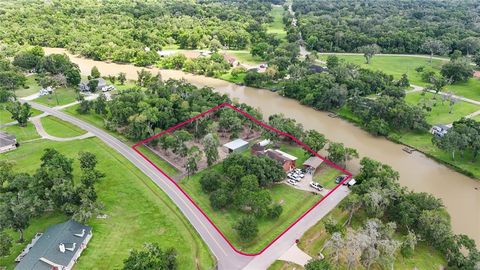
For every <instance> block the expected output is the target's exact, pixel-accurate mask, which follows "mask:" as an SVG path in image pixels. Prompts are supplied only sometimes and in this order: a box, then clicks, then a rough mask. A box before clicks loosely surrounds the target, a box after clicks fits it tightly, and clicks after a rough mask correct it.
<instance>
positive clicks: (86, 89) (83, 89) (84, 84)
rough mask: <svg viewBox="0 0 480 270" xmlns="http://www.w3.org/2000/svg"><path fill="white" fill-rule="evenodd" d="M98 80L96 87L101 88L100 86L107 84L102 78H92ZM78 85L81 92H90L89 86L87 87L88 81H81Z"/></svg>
mask: <svg viewBox="0 0 480 270" xmlns="http://www.w3.org/2000/svg"><path fill="white" fill-rule="evenodd" d="M92 80H95V81H98V85H97V89H96V90H102V88H104V87H106V86H107V82H106V81H105V80H104V79H103V78H97V79H92ZM78 87H79V88H80V91H81V92H91V91H90V87H88V81H83V82H81V83H80V84H79V85H78Z"/></svg>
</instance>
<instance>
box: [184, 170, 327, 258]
mask: <svg viewBox="0 0 480 270" xmlns="http://www.w3.org/2000/svg"><path fill="white" fill-rule="evenodd" d="M221 166H222V164H221V163H219V164H216V165H214V166H212V167H210V168H209V169H205V170H203V171H201V172H199V173H197V174H195V175H194V176H192V177H190V178H184V179H183V180H182V181H180V183H179V184H180V186H181V187H182V188H183V189H184V190H185V192H187V194H189V195H190V196H191V197H192V198H193V200H194V201H195V202H196V203H197V205H198V206H199V207H200V208H201V209H202V210H203V211H204V212H205V213H206V214H207V216H208V217H209V218H210V219H211V220H212V221H213V222H214V223H215V225H216V226H217V227H218V228H219V229H220V231H221V232H222V233H223V234H224V235H225V237H227V239H228V240H229V241H230V242H231V243H232V244H233V245H234V246H235V247H236V248H237V249H238V250H241V251H243V252H247V253H256V252H259V251H261V250H262V249H263V248H264V247H265V246H267V245H268V244H269V243H270V242H271V241H273V239H275V237H277V236H278V235H279V234H280V233H282V232H283V231H284V230H285V229H287V227H288V226H289V225H290V224H292V223H293V222H294V221H295V220H296V219H297V218H298V217H300V215H302V214H303V213H305V212H306V211H307V210H308V209H309V208H310V207H312V206H313V205H314V204H315V203H316V202H318V201H319V200H320V198H321V197H320V196H319V195H314V194H312V193H310V192H305V191H301V190H298V189H294V188H291V187H289V186H288V185H286V184H275V185H273V186H272V187H271V188H269V190H270V191H271V195H272V199H273V202H276V203H280V204H282V206H283V212H282V215H281V216H280V217H279V219H277V220H271V219H267V218H261V219H258V229H259V233H258V236H257V237H256V238H255V239H254V240H252V241H250V242H248V243H245V242H243V241H241V240H240V239H239V238H238V237H237V234H236V232H235V231H234V230H233V226H234V224H235V223H236V222H237V221H238V220H239V219H240V217H241V216H242V215H244V214H243V213H242V212H240V211H238V210H234V209H227V210H219V211H216V210H214V209H213V208H212V207H211V205H210V200H209V195H208V194H206V193H205V192H204V191H203V190H202V188H201V185H200V181H199V180H200V178H201V176H202V175H203V174H204V173H205V172H207V171H208V170H217V171H221Z"/></svg>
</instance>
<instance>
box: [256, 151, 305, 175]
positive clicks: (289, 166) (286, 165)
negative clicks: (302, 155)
mask: <svg viewBox="0 0 480 270" xmlns="http://www.w3.org/2000/svg"><path fill="white" fill-rule="evenodd" d="M257 154H258V155H264V156H267V157H269V158H271V159H274V160H276V161H278V162H280V164H282V167H283V170H284V171H286V172H288V171H290V170H293V169H295V161H296V160H297V158H296V157H295V156H292V155H290V154H287V153H285V152H283V151H280V150H278V149H276V150H273V149H267V150H265V151H263V152H257Z"/></svg>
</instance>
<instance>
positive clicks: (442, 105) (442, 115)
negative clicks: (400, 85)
mask: <svg viewBox="0 0 480 270" xmlns="http://www.w3.org/2000/svg"><path fill="white" fill-rule="evenodd" d="M422 94H423V93H422V92H413V93H409V94H407V95H406V96H405V101H407V103H409V104H411V105H419V104H423V103H426V104H429V105H430V106H431V108H432V110H431V111H430V112H426V113H427V122H428V123H430V124H432V125H437V124H451V123H453V122H454V121H456V120H459V119H460V118H462V117H464V116H467V115H469V114H471V113H473V112H476V111H478V110H480V106H478V105H475V104H472V103H468V102H464V101H460V100H459V101H458V102H457V103H456V104H455V105H453V110H452V113H449V111H450V105H449V101H445V102H442V96H441V95H436V96H435V94H433V93H424V95H422ZM435 104H436V105H435Z"/></svg>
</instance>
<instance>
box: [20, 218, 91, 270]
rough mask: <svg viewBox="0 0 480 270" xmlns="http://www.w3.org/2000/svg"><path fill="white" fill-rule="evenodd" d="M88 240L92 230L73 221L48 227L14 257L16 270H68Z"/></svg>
mask: <svg viewBox="0 0 480 270" xmlns="http://www.w3.org/2000/svg"><path fill="white" fill-rule="evenodd" d="M91 238H92V228H91V227H89V226H86V225H83V224H80V223H78V222H76V221H73V220H69V221H67V222H65V223H61V224H57V225H54V226H51V227H49V228H48V229H47V230H46V231H45V232H44V233H43V234H41V235H40V234H38V235H37V237H36V238H35V239H34V242H33V243H32V244H30V245H29V246H27V248H26V249H25V250H24V251H23V252H22V254H20V256H18V257H17V261H19V263H18V264H17V266H16V267H15V269H16V270H33V269H35V270H51V269H56V270H70V269H72V268H73V265H74V264H75V263H76V261H77V259H78V258H79V257H80V255H81V253H82V251H83V250H84V249H85V248H86V247H87V244H88V242H89V241H90V239H91Z"/></svg>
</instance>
